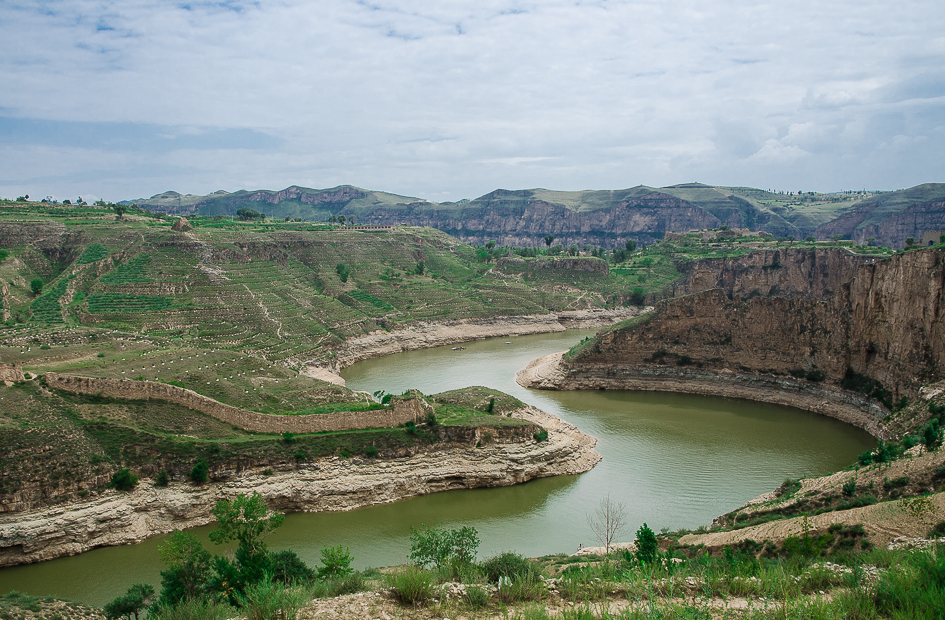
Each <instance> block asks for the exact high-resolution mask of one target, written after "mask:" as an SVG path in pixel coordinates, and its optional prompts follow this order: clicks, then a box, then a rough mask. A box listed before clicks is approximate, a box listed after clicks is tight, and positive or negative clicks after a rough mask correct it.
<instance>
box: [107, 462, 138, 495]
mask: <svg viewBox="0 0 945 620" xmlns="http://www.w3.org/2000/svg"><path fill="white" fill-rule="evenodd" d="M137 484H138V476H135V475H134V474H132V473H131V470H130V469H128V468H127V467H123V468H122V469H119V470H118V471H116V472H115V473H114V474H112V486H113V487H115V488H116V489H118V490H119V491H130V490H131V489H133V488H135V486H136V485H137Z"/></svg>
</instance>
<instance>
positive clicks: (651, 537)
mask: <svg viewBox="0 0 945 620" xmlns="http://www.w3.org/2000/svg"><path fill="white" fill-rule="evenodd" d="M636 546H637V556H636V557H637V560H639V561H640V564H653V563H654V562H656V560H657V558H658V557H659V552H660V546H659V542H657V540H656V534H654V533H653V530H651V529H650V528H649V526H648V525H647V524H646V523H644V524H643V525H642V526H641V527H640V529H638V530H637V538H636Z"/></svg>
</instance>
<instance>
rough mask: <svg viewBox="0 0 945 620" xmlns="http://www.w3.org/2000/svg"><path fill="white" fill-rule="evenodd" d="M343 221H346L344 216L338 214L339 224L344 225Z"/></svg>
mask: <svg viewBox="0 0 945 620" xmlns="http://www.w3.org/2000/svg"><path fill="white" fill-rule="evenodd" d="M345 221H346V220H345V216H343V215H339V216H338V223H339V224H341V225H342V226H344V225H345Z"/></svg>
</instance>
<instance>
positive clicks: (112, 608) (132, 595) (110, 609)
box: [104, 583, 154, 620]
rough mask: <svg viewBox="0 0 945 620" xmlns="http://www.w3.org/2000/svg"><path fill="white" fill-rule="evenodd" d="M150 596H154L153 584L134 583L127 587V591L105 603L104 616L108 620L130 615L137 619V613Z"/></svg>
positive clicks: (116, 619) (129, 616)
mask: <svg viewBox="0 0 945 620" xmlns="http://www.w3.org/2000/svg"><path fill="white" fill-rule="evenodd" d="M152 596H154V586H152V585H150V584H147V583H136V584H134V585H133V586H131V587H130V588H128V591H127V592H125V593H124V594H122V595H121V596H119V597H118V598H116V599H115V600H113V601H112V602H110V603H108V604H107V605H105V608H104V611H105V617H107V618H108V619H109V620H118V618H131V617H134V619H135V620H138V613H139V612H140V611H141V610H142V609H144V607H145V605H147V603H148V599H150V598H151V597H152Z"/></svg>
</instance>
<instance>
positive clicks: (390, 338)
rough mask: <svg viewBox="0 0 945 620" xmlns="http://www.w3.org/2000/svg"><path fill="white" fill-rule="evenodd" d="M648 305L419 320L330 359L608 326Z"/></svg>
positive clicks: (355, 341)
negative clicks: (445, 319)
mask: <svg viewBox="0 0 945 620" xmlns="http://www.w3.org/2000/svg"><path fill="white" fill-rule="evenodd" d="M646 310H647V308H616V309H613V310H601V309H596V310H565V311H562V312H555V313H549V314H539V315H526V316H506V317H496V318H486V319H456V320H453V321H437V322H433V321H431V322H424V321H420V322H418V323H416V324H414V325H412V326H411V327H409V328H406V329H398V330H395V331H390V332H387V331H380V330H378V331H375V332H374V333H372V334H369V335H367V336H362V337H360V338H352V339H349V340H347V341H346V342H345V343H344V345H342V347H341V348H340V349H338V350H337V351H335V355H334V357H333V358H332V360H331V362H330V370H331V371H333V372H335V373H337V372H339V371H340V370H342V369H344V368H347V367H348V366H350V365H351V364H354V363H356V362H360V361H363V360H366V359H372V358H375V357H383V356H385V355H391V354H393V353H402V352H404V351H415V350H417V349H428V348H431V347H439V346H444V345H448V344H458V343H461V342H469V341H470V340H482V339H484V338H496V337H503V336H526V335H530V334H547V333H552V332H563V331H565V330H566V329H583V328H593V327H608V326H610V325H612V324H614V323H615V322H617V321H620V320H623V319H627V318H631V317H634V316H636V315H638V314H640V313H641V312H645V311H646Z"/></svg>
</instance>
